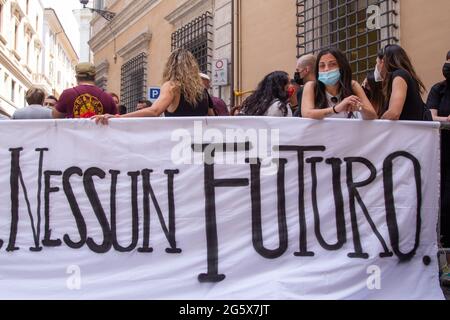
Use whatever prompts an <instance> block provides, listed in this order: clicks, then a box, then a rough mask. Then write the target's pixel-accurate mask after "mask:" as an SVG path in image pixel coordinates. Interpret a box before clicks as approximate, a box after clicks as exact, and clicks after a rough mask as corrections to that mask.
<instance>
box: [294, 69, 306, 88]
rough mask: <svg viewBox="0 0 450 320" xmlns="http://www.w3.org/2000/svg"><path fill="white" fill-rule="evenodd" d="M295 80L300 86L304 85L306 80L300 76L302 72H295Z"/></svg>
mask: <svg viewBox="0 0 450 320" xmlns="http://www.w3.org/2000/svg"><path fill="white" fill-rule="evenodd" d="M294 81H295V83H296V84H298V85H299V86H303V85H304V84H305V82H304V81H303V79H302V77H301V76H300V72H296V73H294Z"/></svg>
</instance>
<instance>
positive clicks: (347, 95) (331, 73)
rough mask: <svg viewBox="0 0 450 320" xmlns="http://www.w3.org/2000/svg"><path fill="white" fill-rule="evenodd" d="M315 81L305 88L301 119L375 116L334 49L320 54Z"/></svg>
mask: <svg viewBox="0 0 450 320" xmlns="http://www.w3.org/2000/svg"><path fill="white" fill-rule="evenodd" d="M316 77H317V81H314V82H313V81H311V82H308V83H307V84H306V85H305V88H304V92H303V101H302V114H303V117H305V118H310V119H317V120H321V119H324V118H347V119H351V118H363V119H364V120H374V119H376V118H377V114H376V112H375V110H374V109H373V106H372V104H371V103H370V101H369V99H367V96H366V94H365V93H364V90H363V88H362V87H361V85H360V84H359V83H358V82H356V81H353V80H352V69H351V67H350V64H349V63H348V60H347V58H346V56H345V55H344V54H343V53H342V52H341V51H339V50H338V49H334V48H330V49H326V50H323V51H321V52H320V53H319V54H318V56H317V62H316Z"/></svg>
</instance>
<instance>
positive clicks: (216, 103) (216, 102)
mask: <svg viewBox="0 0 450 320" xmlns="http://www.w3.org/2000/svg"><path fill="white" fill-rule="evenodd" d="M200 78H202V81H203V85H204V86H205V89H206V90H209V89H211V78H210V77H209V76H208V75H207V74H204V73H200ZM210 98H211V102H210V103H211V104H212V106H213V110H214V113H215V114H216V116H219V117H222V116H229V115H230V112H229V111H228V107H227V104H226V103H225V101H223V100H222V99H220V98H218V97H213V96H211V95H210Z"/></svg>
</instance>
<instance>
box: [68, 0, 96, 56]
mask: <svg viewBox="0 0 450 320" xmlns="http://www.w3.org/2000/svg"><path fill="white" fill-rule="evenodd" d="M93 6H94V1H93V0H90V1H89V3H88V4H87V7H90V8H92V7H93ZM73 14H74V16H75V19H76V20H77V23H78V28H79V32H80V47H79V48H80V59H79V60H80V62H93V57H92V52H91V49H90V48H89V44H88V42H89V39H90V37H91V24H90V23H91V20H92V17H93V14H92V12H91V11H90V10H89V9H79V10H74V12H73Z"/></svg>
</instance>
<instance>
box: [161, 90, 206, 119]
mask: <svg viewBox="0 0 450 320" xmlns="http://www.w3.org/2000/svg"><path fill="white" fill-rule="evenodd" d="M209 107H210V102H209V95H208V92H207V91H206V90H205V93H204V95H203V99H202V100H200V102H199V103H197V104H196V105H192V104H190V103H188V102H187V101H186V99H185V98H184V96H183V94H181V95H180V103H179V104H178V108H177V110H175V112H169V111H166V112H165V116H166V117H206V116H207V115H208V109H209Z"/></svg>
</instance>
